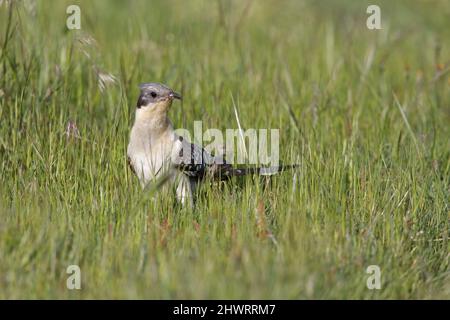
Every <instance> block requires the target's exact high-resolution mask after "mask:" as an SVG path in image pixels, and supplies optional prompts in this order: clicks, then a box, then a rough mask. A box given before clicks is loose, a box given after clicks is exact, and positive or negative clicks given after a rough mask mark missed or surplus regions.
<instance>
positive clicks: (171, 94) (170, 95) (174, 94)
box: [169, 91, 183, 100]
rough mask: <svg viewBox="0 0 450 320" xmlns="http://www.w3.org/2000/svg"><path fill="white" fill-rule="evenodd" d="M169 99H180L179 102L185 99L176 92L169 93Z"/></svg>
mask: <svg viewBox="0 0 450 320" xmlns="http://www.w3.org/2000/svg"><path fill="white" fill-rule="evenodd" d="M169 97H170V98H171V99H178V100H182V99H183V97H182V96H181V94H179V93H177V92H175V91H172V92H171V93H169Z"/></svg>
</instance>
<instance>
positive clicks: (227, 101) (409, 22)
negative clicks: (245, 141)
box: [0, 0, 450, 299]
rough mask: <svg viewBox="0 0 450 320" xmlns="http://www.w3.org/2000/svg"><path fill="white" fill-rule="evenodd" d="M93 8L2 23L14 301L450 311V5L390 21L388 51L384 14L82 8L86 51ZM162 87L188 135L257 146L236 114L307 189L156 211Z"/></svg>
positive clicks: (4, 156)
mask: <svg viewBox="0 0 450 320" xmlns="http://www.w3.org/2000/svg"><path fill="white" fill-rule="evenodd" d="M73 3H74V1H14V5H13V6H12V7H10V8H11V9H9V8H8V7H7V6H6V5H4V4H3V5H2V6H1V7H0V298H7V299H10V298H26V299H28V298H57V299H60V298H82V299H85V298H157V299H159V298H169V299H171V298H187V299H189V298H252V299H254V298H277V299H279V298H283V299H309V298H319V299H323V298H332V299H336V298H345V299H353V298H363V299H385V298H387V299H391V298H402V299H403V298H419V299H422V298H425V299H429V298H440V299H448V298H450V272H449V258H450V255H449V251H450V250H449V248H450V242H449V223H450V222H449V219H450V216H449V192H450V187H449V185H450V183H449V182H450V181H449V180H450V179H449V177H450V161H449V156H450V139H449V137H450V130H449V127H450V90H449V89H450V80H449V67H450V41H449V40H450V20H449V19H448V17H449V13H450V4H449V2H448V1H444V0H443V1H395V2H394V1H377V3H378V4H379V5H380V6H381V10H382V11H381V13H382V27H383V30H380V31H370V30H368V29H367V28H366V27H365V23H366V18H367V16H368V15H367V14H366V8H367V5H368V4H369V3H372V2H366V1H227V0H220V1H181V0H180V1H151V2H144V1H129V2H128V1H127V2H126V1H75V3H77V4H79V5H80V7H81V14H82V15H81V18H82V22H81V23H82V30H80V31H68V30H67V29H66V27H65V20H66V17H67V15H66V13H65V11H66V7H67V5H69V4H73ZM90 38H92V40H91V41H87V39H90ZM80 39H82V40H81V41H80ZM83 39H84V40H83ZM99 72H105V73H111V74H113V75H114V76H115V77H116V83H115V84H108V85H107V87H106V89H105V90H104V91H101V90H100V88H99V85H98V73H99ZM149 81H159V82H163V83H166V84H167V85H169V86H170V87H172V88H174V89H176V90H178V91H181V92H182V93H183V95H184V100H183V102H182V103H181V104H180V103H176V104H174V105H173V106H172V109H171V111H170V114H171V118H172V120H173V122H174V124H175V126H176V127H184V128H188V129H192V127H193V121H194V120H203V126H204V127H205V128H206V127H211V128H220V129H225V128H237V123H236V119H235V116H234V112H233V99H234V101H235V102H236V106H237V108H238V110H239V116H240V121H241V124H242V126H243V128H244V129H245V128H279V129H280V137H281V142H280V152H281V158H282V159H284V161H285V162H298V163H299V164H300V169H299V171H298V172H297V174H296V176H295V179H293V177H292V175H290V174H283V175H281V176H279V177H276V178H273V179H271V181H265V180H261V179H258V178H252V177H249V178H247V179H245V180H243V181H233V182H232V183H231V184H229V185H227V186H225V187H224V188H222V189H220V190H219V189H218V188H212V187H210V186H205V187H204V188H203V190H201V194H200V198H199V202H198V205H197V207H196V208H195V209H194V210H191V209H187V208H181V207H180V206H179V205H177V204H176V203H175V202H174V201H172V200H171V198H170V197H169V195H168V194H165V193H161V194H159V197H158V201H156V202H152V201H150V200H148V201H140V200H141V199H143V197H147V196H146V195H145V194H144V192H143V191H142V190H141V188H140V186H139V183H138V181H137V180H136V178H135V177H134V176H133V175H132V173H131V172H130V171H129V170H128V167H127V162H126V146H127V143H128V134H129V130H130V127H131V125H132V121H133V116H134V106H135V103H136V99H137V95H138V84H139V83H141V82H149ZM396 99H397V100H398V101H396ZM397 102H398V103H397ZM69 121H72V122H73V123H75V124H76V126H77V127H78V129H79V132H80V138H79V139H77V138H73V137H72V138H67V136H66V135H65V131H66V127H67V125H68V123H69ZM145 199H147V198H145ZM270 234H272V236H273V237H270V236H269V235H270ZM71 264H77V265H79V266H80V268H81V272H82V290H79V291H76V290H74V291H70V290H68V289H66V279H67V274H66V272H65V271H66V268H67V266H68V265H71ZM372 264H374V265H379V266H380V268H381V273H382V274H381V275H382V289H381V290H368V289H367V288H366V279H367V277H368V275H367V274H366V272H365V271H366V268H367V266H369V265H372Z"/></svg>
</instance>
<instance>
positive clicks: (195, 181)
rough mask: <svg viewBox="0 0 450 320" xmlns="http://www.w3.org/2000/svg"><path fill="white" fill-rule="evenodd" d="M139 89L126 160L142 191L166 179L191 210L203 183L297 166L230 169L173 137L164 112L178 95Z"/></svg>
mask: <svg viewBox="0 0 450 320" xmlns="http://www.w3.org/2000/svg"><path fill="white" fill-rule="evenodd" d="M139 88H140V94H139V98H138V100H137V104H136V111H135V119H134V124H133V126H132V128H131V132H130V137H129V143H128V147H127V160H128V164H129V167H130V168H131V170H132V172H133V173H134V174H135V175H136V176H137V177H138V179H139V181H140V183H141V186H142V187H143V188H145V187H146V186H147V185H148V184H149V183H150V182H152V181H157V179H158V178H163V177H168V179H165V180H169V181H171V183H172V184H173V185H174V186H175V190H176V193H175V194H176V198H177V200H178V201H180V202H181V203H182V204H183V205H185V204H189V205H190V206H194V203H195V191H196V188H197V186H198V185H199V183H202V182H204V181H223V180H230V178H232V177H236V176H245V175H250V174H257V175H265V176H268V175H273V174H276V173H278V172H280V171H284V170H287V169H290V168H295V167H296V166H297V165H288V166H274V167H250V166H247V167H236V166H233V165H231V164H230V163H227V162H226V160H225V157H224V155H217V156H215V155H212V154H210V153H209V152H207V151H206V150H205V149H203V148H202V147H201V146H199V145H197V144H194V143H191V142H189V141H187V140H186V139H185V138H184V137H182V136H180V135H178V134H177V133H176V131H175V130H174V127H173V124H172V122H171V121H170V119H169V117H168V112H169V109H170V107H171V105H172V103H173V101H174V100H182V96H181V94H179V93H177V92H175V91H173V90H172V89H170V88H169V87H168V86H166V85H164V84H161V83H157V82H148V83H142V84H141V85H140V86H139Z"/></svg>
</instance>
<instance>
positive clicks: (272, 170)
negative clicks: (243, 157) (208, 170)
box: [215, 164, 299, 180]
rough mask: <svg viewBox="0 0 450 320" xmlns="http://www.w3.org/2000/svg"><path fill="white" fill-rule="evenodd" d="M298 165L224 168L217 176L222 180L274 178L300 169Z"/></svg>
mask: <svg viewBox="0 0 450 320" xmlns="http://www.w3.org/2000/svg"><path fill="white" fill-rule="evenodd" d="M298 167H299V165H298V164H290V165H280V166H272V167H232V166H227V167H224V168H223V169H224V170H218V171H217V172H216V174H215V176H216V177H218V178H219V179H221V180H226V179H229V178H232V177H242V176H246V175H259V176H272V175H275V174H277V173H280V172H282V171H286V170H292V169H295V168H298Z"/></svg>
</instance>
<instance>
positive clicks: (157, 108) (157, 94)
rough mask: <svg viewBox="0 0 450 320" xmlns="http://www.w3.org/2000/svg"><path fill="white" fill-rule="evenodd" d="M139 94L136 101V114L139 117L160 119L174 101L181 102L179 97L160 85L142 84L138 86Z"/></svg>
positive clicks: (153, 83) (154, 83)
mask: <svg viewBox="0 0 450 320" xmlns="http://www.w3.org/2000/svg"><path fill="white" fill-rule="evenodd" d="M139 87H140V89H141V94H140V95H139V99H138V101H137V105H136V107H137V110H136V113H137V114H140V115H141V116H143V117H145V118H148V117H160V116H165V115H166V114H167V110H168V109H169V107H170V106H171V105H172V101H173V100H174V99H179V100H181V95H180V94H179V93H176V92H175V91H173V90H172V89H170V88H168V87H166V86H165V85H163V84H161V83H156V82H150V83H143V84H141V85H140V86H139Z"/></svg>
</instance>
